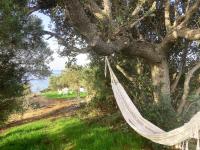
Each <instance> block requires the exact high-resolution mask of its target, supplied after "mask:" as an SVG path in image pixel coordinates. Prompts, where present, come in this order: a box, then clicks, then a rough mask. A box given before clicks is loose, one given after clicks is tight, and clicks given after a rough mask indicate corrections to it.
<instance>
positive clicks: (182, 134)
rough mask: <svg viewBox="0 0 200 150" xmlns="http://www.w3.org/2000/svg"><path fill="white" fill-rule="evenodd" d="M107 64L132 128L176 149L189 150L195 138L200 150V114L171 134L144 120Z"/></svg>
mask: <svg viewBox="0 0 200 150" xmlns="http://www.w3.org/2000/svg"><path fill="white" fill-rule="evenodd" d="M105 62H106V66H108V69H109V72H110V78H111V85H112V90H113V93H114V97H115V99H116V102H117V105H118V107H119V109H120V111H121V113H122V115H123V117H124V119H125V120H126V122H127V123H128V124H129V125H130V126H131V128H133V129H134V130H135V131H136V132H137V133H138V134H140V135H142V136H143V137H145V138H147V139H149V140H151V141H153V142H155V143H158V144H162V145H166V146H175V147H176V148H179V149H182V150H188V141H189V139H191V138H194V139H196V140H197V146H196V150H200V143H199V131H200V112H198V113H197V114H195V115H194V116H193V117H192V118H191V119H190V121H189V122H187V123H185V124H184V125H183V126H181V127H179V128H176V129H174V130H171V131H169V132H166V131H164V130H162V129H160V128H159V127H157V126H156V125H154V124H153V123H151V122H150V121H148V120H146V119H145V118H143V116H142V115H141V114H140V112H139V111H138V109H137V108H136V106H135V105H134V104H133V102H132V100H131V99H130V97H129V96H128V94H127V93H126V91H125V89H124V88H123V86H122V85H121V84H120V82H119V80H118V79H117V77H116V76H115V74H114V72H113V70H112V68H111V66H110V63H109V61H108V59H107V58H105ZM105 70H106V68H105Z"/></svg>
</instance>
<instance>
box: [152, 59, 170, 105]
mask: <svg viewBox="0 0 200 150" xmlns="http://www.w3.org/2000/svg"><path fill="white" fill-rule="evenodd" d="M151 77H152V83H153V86H154V93H153V95H154V101H155V102H156V103H158V102H159V101H160V99H161V98H163V97H166V99H167V100H168V102H169V103H171V101H170V80H169V67H168V62H167V59H166V58H165V57H163V59H162V60H161V62H160V63H156V64H152V65H151Z"/></svg>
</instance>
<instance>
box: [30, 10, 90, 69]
mask: <svg viewBox="0 0 200 150" xmlns="http://www.w3.org/2000/svg"><path fill="white" fill-rule="evenodd" d="M33 15H37V16H38V17H39V18H41V19H42V24H43V26H44V29H45V30H50V29H49V25H51V26H52V27H53V24H51V20H50V18H49V17H48V16H46V15H44V14H42V13H39V12H34V13H33ZM46 37H48V36H46ZM46 41H47V43H48V45H49V47H50V48H51V49H52V50H53V51H54V54H53V58H54V60H53V61H52V62H51V63H50V64H49V66H50V68H51V69H52V70H63V69H64V68H65V62H66V60H67V58H66V57H60V56H59V55H58V54H57V53H56V52H57V50H58V49H59V45H58V43H57V40H56V39H55V38H50V39H49V40H46ZM76 58H77V64H78V65H85V64H87V63H89V60H88V57H87V55H86V54H80V55H78V56H77V57H76Z"/></svg>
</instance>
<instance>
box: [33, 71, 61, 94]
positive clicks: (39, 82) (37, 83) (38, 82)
mask: <svg viewBox="0 0 200 150" xmlns="http://www.w3.org/2000/svg"><path fill="white" fill-rule="evenodd" d="M61 71H62V70H53V71H52V75H59V74H60V73H61ZM30 85H31V91H32V92H33V93H39V92H40V91H42V90H44V89H46V88H48V86H49V77H47V78H44V79H33V80H31V81H30Z"/></svg>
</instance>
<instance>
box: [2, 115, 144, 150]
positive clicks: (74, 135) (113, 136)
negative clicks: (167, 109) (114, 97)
mask: <svg viewBox="0 0 200 150" xmlns="http://www.w3.org/2000/svg"><path fill="white" fill-rule="evenodd" d="M142 145H143V142H142V138H141V137H139V136H138V135H136V134H134V133H128V132H122V131H119V130H117V131H116V130H112V129H110V128H109V127H106V126H101V125H98V124H92V125H89V124H88V123H86V122H85V121H81V120H79V119H77V118H68V119H66V118H62V119H58V120H56V121H51V120H41V121H37V122H33V123H29V124H26V125H22V126H18V127H14V128H11V129H10V130H8V131H7V132H5V133H3V134H0V150H141V149H142V148H141V147H142Z"/></svg>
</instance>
